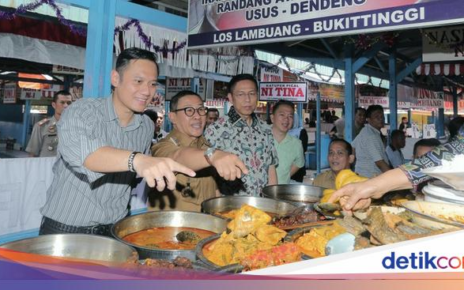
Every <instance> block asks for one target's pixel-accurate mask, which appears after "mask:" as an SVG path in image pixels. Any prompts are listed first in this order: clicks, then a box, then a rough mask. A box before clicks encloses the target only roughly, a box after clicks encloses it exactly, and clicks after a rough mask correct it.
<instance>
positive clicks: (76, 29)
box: [0, 0, 87, 36]
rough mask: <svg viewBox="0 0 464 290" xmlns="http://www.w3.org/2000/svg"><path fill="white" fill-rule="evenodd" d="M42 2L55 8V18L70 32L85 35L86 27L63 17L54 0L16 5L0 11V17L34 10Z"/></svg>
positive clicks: (10, 16) (9, 16)
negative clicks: (13, 7) (8, 9)
mask: <svg viewBox="0 0 464 290" xmlns="http://www.w3.org/2000/svg"><path fill="white" fill-rule="evenodd" d="M44 4H46V5H48V6H50V7H52V8H53V10H55V14H56V18H57V19H58V21H59V22H60V23H61V24H63V25H65V26H66V27H68V28H69V30H71V32H72V33H74V34H77V35H80V36H86V35H87V29H86V28H84V27H78V26H76V25H74V24H73V23H71V21H69V20H67V19H66V18H64V17H63V15H62V14H61V8H60V7H58V5H56V3H55V1H54V0H37V1H35V2H32V3H29V4H27V5H24V4H21V5H19V6H18V8H16V9H12V10H10V11H0V19H8V20H10V19H13V18H14V17H15V16H16V15H17V14H25V13H26V12H29V11H34V10H36V9H37V8H39V7H40V6H42V5H44Z"/></svg>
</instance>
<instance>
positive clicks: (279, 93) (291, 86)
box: [259, 82, 308, 103]
mask: <svg viewBox="0 0 464 290" xmlns="http://www.w3.org/2000/svg"><path fill="white" fill-rule="evenodd" d="M259 100H260V101H264V102H266V101H279V100H286V101H291V102H294V103H306V102H307V101H308V94H307V85H306V83H304V82H298V83H274V82H267V83H266V82H260V83H259Z"/></svg>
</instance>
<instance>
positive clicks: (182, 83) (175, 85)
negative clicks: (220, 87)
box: [166, 78, 206, 101]
mask: <svg viewBox="0 0 464 290" xmlns="http://www.w3.org/2000/svg"><path fill="white" fill-rule="evenodd" d="M205 86H206V80H205V79H200V85H199V87H198V92H197V94H198V95H200V97H201V98H202V99H203V101H205V100H206V89H205ZM186 90H187V91H191V90H192V79H191V78H166V101H170V100H171V99H172V97H174V95H175V94H177V93H178V92H180V91H186Z"/></svg>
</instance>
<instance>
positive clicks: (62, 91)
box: [52, 90, 71, 103]
mask: <svg viewBox="0 0 464 290" xmlns="http://www.w3.org/2000/svg"><path fill="white" fill-rule="evenodd" d="M59 96H70V97H71V93H70V92H69V91H68V90H61V91H59V92H56V93H55V94H54V95H53V99H52V102H53V103H56V101H58V97H59Z"/></svg>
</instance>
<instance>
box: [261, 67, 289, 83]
mask: <svg viewBox="0 0 464 290" xmlns="http://www.w3.org/2000/svg"><path fill="white" fill-rule="evenodd" d="M259 80H260V81H262V82H281V81H283V80H284V72H283V70H282V69H281V68H280V67H278V66H265V65H261V74H260V78H259Z"/></svg>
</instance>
